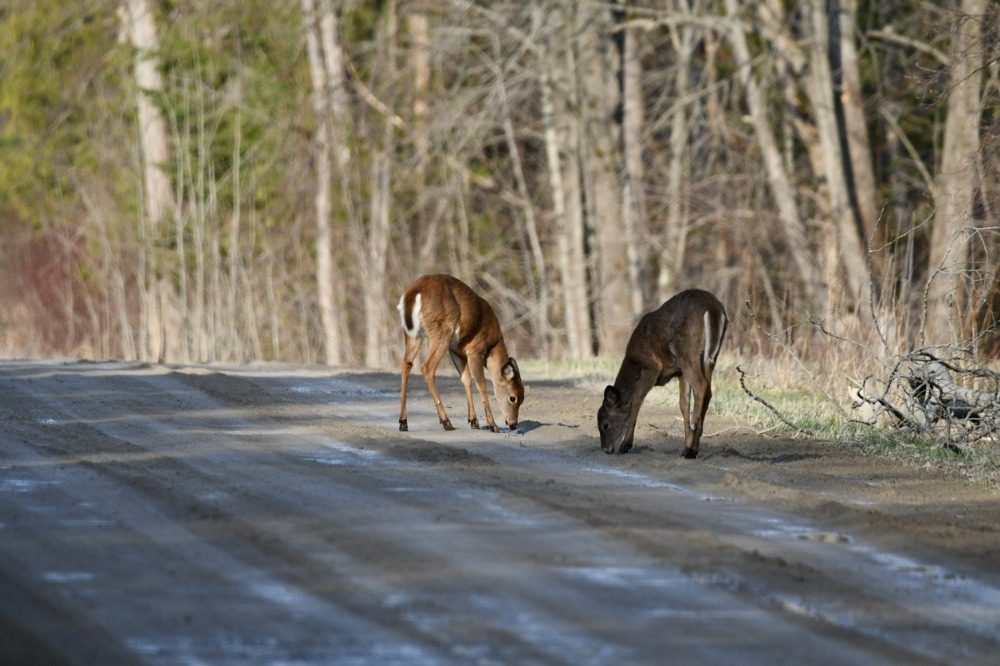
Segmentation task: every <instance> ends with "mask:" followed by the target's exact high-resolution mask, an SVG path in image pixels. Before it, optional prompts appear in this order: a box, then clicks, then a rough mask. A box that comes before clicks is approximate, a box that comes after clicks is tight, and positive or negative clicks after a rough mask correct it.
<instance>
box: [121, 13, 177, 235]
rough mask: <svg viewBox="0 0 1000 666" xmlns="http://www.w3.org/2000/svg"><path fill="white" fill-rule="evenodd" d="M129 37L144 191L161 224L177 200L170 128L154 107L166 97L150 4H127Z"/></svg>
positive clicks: (148, 208) (153, 215) (149, 212)
mask: <svg viewBox="0 0 1000 666" xmlns="http://www.w3.org/2000/svg"><path fill="white" fill-rule="evenodd" d="M123 14H124V19H125V24H126V25H125V27H126V34H127V35H128V38H129V41H130V42H131V44H132V46H133V47H135V51H136V54H135V83H136V86H137V87H138V89H139V94H138V95H137V97H136V105H137V107H138V114H139V139H140V143H141V147H142V161H143V187H144V190H145V193H146V199H145V204H146V211H147V215H148V217H149V219H150V220H152V221H153V222H154V223H156V222H159V221H160V220H162V219H163V217H164V216H165V215H167V214H168V213H171V212H173V210H174V198H173V190H172V189H171V185H170V178H169V177H168V176H167V173H166V171H164V170H163V167H164V166H166V165H167V164H169V163H170V148H169V146H170V144H169V142H168V140H167V125H166V123H165V122H164V120H163V115H162V114H161V113H160V110H159V109H158V108H157V106H156V104H155V103H154V101H153V100H154V98H155V97H156V96H158V95H162V94H163V79H162V78H161V77H160V63H159V58H158V56H157V51H159V48H160V41H159V38H158V37H157V33H156V22H155V20H154V18H153V8H152V6H151V5H150V3H149V2H147V0H125V8H124V12H123Z"/></svg>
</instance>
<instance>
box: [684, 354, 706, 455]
mask: <svg viewBox="0 0 1000 666" xmlns="http://www.w3.org/2000/svg"><path fill="white" fill-rule="evenodd" d="M684 375H685V378H687V380H688V384H690V386H691V398H692V400H691V403H692V404H691V410H690V414H691V417H690V419H684V452H683V454H682V455H683V456H684V457H685V458H695V457H697V456H698V447H699V446H700V444H701V432H702V429H703V428H704V427H705V413H706V412H707V411H708V403H709V402H711V400H712V381H711V378H712V376H711V371H710V369H709V372H708V374H707V376H706V374H705V372H703V370H702V368H701V367H699V366H695V367H693V368H691V369H690V371H685V373H684Z"/></svg>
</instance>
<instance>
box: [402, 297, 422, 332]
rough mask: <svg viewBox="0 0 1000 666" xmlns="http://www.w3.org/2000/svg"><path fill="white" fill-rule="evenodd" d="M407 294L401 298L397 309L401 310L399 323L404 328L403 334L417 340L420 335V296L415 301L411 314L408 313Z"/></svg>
mask: <svg viewBox="0 0 1000 666" xmlns="http://www.w3.org/2000/svg"><path fill="white" fill-rule="evenodd" d="M405 300H406V294H403V295H402V296H400V297H399V305H397V306H396V309H397V310H399V322H400V324H402V326H403V332H404V333H406V334H407V335H408V336H410V337H411V338H415V337H417V336H418V335H420V294H419V293H418V294H417V297H416V298H415V299H414V301H413V309H412V310H410V311H409V312H407V311H406V304H405Z"/></svg>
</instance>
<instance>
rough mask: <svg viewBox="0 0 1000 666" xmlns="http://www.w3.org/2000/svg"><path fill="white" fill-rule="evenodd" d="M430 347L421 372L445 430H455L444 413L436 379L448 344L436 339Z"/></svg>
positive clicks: (432, 339)
mask: <svg viewBox="0 0 1000 666" xmlns="http://www.w3.org/2000/svg"><path fill="white" fill-rule="evenodd" d="M430 345H431V348H430V351H429V352H428V354H427V359H426V360H425V361H424V364H423V365H422V366H420V371H421V372H422V373H423V375H424V381H426V382H427V388H429V389H430V391H431V398H432V399H433V400H434V407H435V408H436V409H437V413H438V421H440V423H441V425H442V426H443V427H444V429H445V430H454V429H455V426H453V425H452V424H451V420H450V419H449V418H448V414H447V412H445V411H444V405H443V404H441V394H440V393H439V392H438V387H437V380H436V379H435V378H434V373H435V372H437V367H438V364H439V363H441V359H442V358H443V357H444V354H445V352H446V351H448V345H447V343H446V342H439V341H438V340H437V339H435V338H434V337H432V338H431V342H430Z"/></svg>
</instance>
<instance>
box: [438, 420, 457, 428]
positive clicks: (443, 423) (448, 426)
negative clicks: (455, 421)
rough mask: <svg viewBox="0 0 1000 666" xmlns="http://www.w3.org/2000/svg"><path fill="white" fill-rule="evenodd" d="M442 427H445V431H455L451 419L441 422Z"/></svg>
mask: <svg viewBox="0 0 1000 666" xmlns="http://www.w3.org/2000/svg"><path fill="white" fill-rule="evenodd" d="M441 427H443V428H444V429H445V430H454V429H455V426H453V425H452V424H451V419H445V420H444V421H441Z"/></svg>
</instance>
